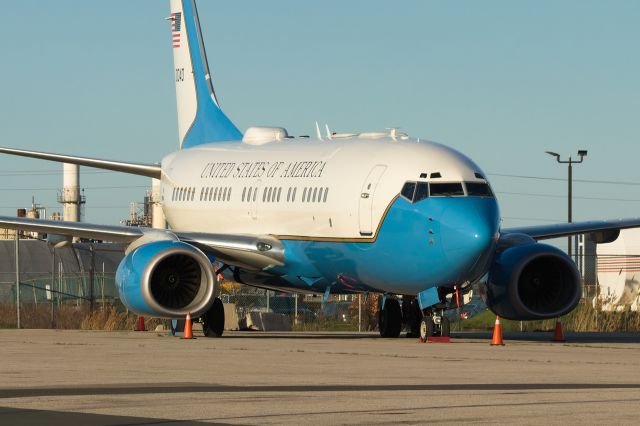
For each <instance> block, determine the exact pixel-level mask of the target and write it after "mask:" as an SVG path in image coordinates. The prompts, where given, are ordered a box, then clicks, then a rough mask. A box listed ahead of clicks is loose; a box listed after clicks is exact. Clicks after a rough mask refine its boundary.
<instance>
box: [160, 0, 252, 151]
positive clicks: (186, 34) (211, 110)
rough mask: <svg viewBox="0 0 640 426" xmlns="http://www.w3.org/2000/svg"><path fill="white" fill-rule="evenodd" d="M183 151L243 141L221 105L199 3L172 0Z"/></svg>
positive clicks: (174, 56) (175, 65) (177, 91)
mask: <svg viewBox="0 0 640 426" xmlns="http://www.w3.org/2000/svg"><path fill="white" fill-rule="evenodd" d="M170 1H171V15H170V16H169V18H168V19H169V21H170V22H171V34H172V46H173V62H174V68H175V69H174V73H175V82H176V98H177V102H178V136H179V140H180V148H189V147H192V146H196V145H200V144H203V143H208V142H218V141H233V140H240V139H242V133H241V132H240V131H239V130H238V128H237V127H236V126H235V125H234V124H233V123H232V122H231V120H229V118H227V116H226V115H225V114H224V112H222V110H221V109H220V106H219V105H218V100H217V99H216V95H215V92H214V91H213V84H212V81H211V74H210V72H209V65H208V64H207V55H206V52H205V49H204V42H203V40H202V33H201V32H200V21H199V19H198V11H197V9H196V3H195V0H170Z"/></svg>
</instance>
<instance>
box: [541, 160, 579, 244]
mask: <svg viewBox="0 0 640 426" xmlns="http://www.w3.org/2000/svg"><path fill="white" fill-rule="evenodd" d="M545 152H546V153H547V154H549V155H551V156H553V157H556V161H557V162H558V163H560V164H567V165H568V175H567V184H568V204H567V207H568V211H567V219H568V222H569V223H571V222H572V221H573V220H572V218H571V211H572V208H573V189H572V182H573V165H574V164H580V163H582V161H583V160H584V157H586V156H587V150H586V149H581V150H578V157H580V160H574V159H572V158H571V156H569V159H568V160H561V159H560V154H558V153H555V152H552V151H545ZM567 240H568V250H567V254H569V257H571V252H572V250H571V235H570V236H569V237H567Z"/></svg>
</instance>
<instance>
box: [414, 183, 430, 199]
mask: <svg viewBox="0 0 640 426" xmlns="http://www.w3.org/2000/svg"><path fill="white" fill-rule="evenodd" d="M428 197H429V184H428V183H426V182H418V187H417V188H416V193H415V195H414V196H413V202H414V203H417V202H418V201H422V200H424V199H425V198H428Z"/></svg>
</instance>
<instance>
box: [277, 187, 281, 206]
mask: <svg viewBox="0 0 640 426" xmlns="http://www.w3.org/2000/svg"><path fill="white" fill-rule="evenodd" d="M280 194H282V187H280V188H278V199H277V200H276V201H277V202H280Z"/></svg>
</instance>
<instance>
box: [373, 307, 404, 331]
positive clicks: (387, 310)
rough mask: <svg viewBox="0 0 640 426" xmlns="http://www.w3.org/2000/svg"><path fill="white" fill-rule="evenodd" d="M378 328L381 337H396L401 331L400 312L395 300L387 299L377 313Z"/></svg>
mask: <svg viewBox="0 0 640 426" xmlns="http://www.w3.org/2000/svg"><path fill="white" fill-rule="evenodd" d="M378 328H380V336H382V337H398V336H400V331H401V330H402V311H400V303H398V300H397V299H391V298H389V299H387V300H386V302H385V304H384V308H383V309H381V310H380V311H379V312H378Z"/></svg>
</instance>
